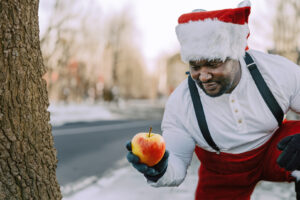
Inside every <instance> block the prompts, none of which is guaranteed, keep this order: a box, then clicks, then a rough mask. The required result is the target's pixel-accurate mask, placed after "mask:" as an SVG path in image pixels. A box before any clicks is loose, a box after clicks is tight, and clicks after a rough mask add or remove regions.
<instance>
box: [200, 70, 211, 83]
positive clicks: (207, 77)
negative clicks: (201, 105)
mask: <svg viewBox="0 0 300 200" xmlns="http://www.w3.org/2000/svg"><path fill="white" fill-rule="evenodd" d="M211 78H212V75H211V74H210V73H208V72H206V71H203V72H200V75H199V80H200V81H201V82H202V83H205V82H207V81H209V80H210V79H211Z"/></svg>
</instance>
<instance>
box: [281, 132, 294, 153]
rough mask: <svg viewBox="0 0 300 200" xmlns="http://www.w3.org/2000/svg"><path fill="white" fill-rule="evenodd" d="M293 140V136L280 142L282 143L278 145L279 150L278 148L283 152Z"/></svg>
mask: <svg viewBox="0 0 300 200" xmlns="http://www.w3.org/2000/svg"><path fill="white" fill-rule="evenodd" d="M292 138H293V136H292V135H290V136H287V137H285V138H283V139H282V140H280V142H279V143H278V144H277V148H278V149H279V150H281V151H282V150H283V149H284V148H285V147H286V145H287V144H288V143H289V142H290V141H291V139H292Z"/></svg>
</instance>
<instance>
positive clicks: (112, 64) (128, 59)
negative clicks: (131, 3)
mask: <svg viewBox="0 0 300 200" xmlns="http://www.w3.org/2000/svg"><path fill="white" fill-rule="evenodd" d="M105 31H106V34H105V38H104V41H105V48H104V51H103V52H104V54H103V58H102V59H103V66H104V67H105V69H104V71H105V75H106V76H105V94H106V95H107V99H108V100H109V98H114V97H113V95H116V94H111V93H113V92H112V91H117V92H118V95H119V96H120V97H123V98H126V99H129V98H148V97H149V96H150V93H149V92H147V91H149V87H151V85H149V82H150V83H151V81H149V80H150V79H149V78H148V77H147V75H146V74H147V71H146V69H145V67H146V65H145V60H144V58H143V55H142V53H141V50H140V46H139V45H142V44H137V41H141V40H139V33H138V31H137V30H136V27H135V24H134V19H133V18H132V16H131V14H130V9H129V8H127V7H125V8H124V9H123V10H122V11H121V12H120V13H118V14H117V15H114V16H112V17H111V18H110V19H109V20H107V24H106V26H105Z"/></svg>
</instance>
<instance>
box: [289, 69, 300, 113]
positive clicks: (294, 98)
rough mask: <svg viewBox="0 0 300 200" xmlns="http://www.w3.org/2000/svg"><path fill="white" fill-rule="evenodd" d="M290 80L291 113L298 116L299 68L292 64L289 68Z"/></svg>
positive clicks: (299, 94)
mask: <svg viewBox="0 0 300 200" xmlns="http://www.w3.org/2000/svg"><path fill="white" fill-rule="evenodd" d="M291 69H292V70H291V71H292V74H291V76H292V78H291V79H290V81H292V82H290V87H292V88H293V90H292V95H291V98H290V108H291V110H292V111H294V112H296V113H298V114H300V66H298V65H296V64H293V66H291Z"/></svg>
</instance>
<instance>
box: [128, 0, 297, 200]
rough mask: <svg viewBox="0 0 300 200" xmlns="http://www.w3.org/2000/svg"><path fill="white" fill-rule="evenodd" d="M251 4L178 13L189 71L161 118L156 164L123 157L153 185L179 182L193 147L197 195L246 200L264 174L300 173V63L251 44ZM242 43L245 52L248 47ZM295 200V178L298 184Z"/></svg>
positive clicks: (271, 177)
mask: <svg viewBox="0 0 300 200" xmlns="http://www.w3.org/2000/svg"><path fill="white" fill-rule="evenodd" d="M249 14H250V2H249V1H247V0H246V1H243V2H242V3H241V4H240V5H239V7H238V8H236V9H225V10H218V11H199V10H198V11H196V12H192V13H187V14H184V15H182V16H181V17H180V18H179V20H178V22H179V25H178V26H177V27H176V34H177V37H178V40H179V42H180V45H181V57H182V60H183V61H184V62H186V63H189V65H190V76H189V78H188V79H186V80H185V81H183V82H182V83H181V84H180V85H179V86H178V88H176V90H175V91H174V92H173V93H172V95H171V96H170V97H169V99H168V102H167V104H166V108H165V113H164V118H163V122H162V131H163V137H164V138H165V141H166V149H167V151H166V153H165V156H164V158H163V159H162V160H161V161H160V163H158V164H157V165H156V166H154V167H148V166H146V165H144V164H140V163H139V162H138V158H137V157H136V156H135V155H133V154H132V153H131V152H130V150H131V145H130V143H128V144H127V148H128V150H129V153H128V155H127V158H128V160H129V162H131V163H132V164H133V166H134V167H135V168H136V169H137V170H139V171H140V172H142V173H143V174H144V175H145V177H146V178H147V179H148V182H149V184H151V185H152V186H155V187H160V186H178V185H179V184H180V183H181V182H182V181H183V180H184V178H185V176H186V172H187V168H188V166H189V165H190V162H191V159H192V155H193V152H194V151H195V152H196V154H197V156H198V158H199V160H200V161H201V166H200V169H199V182H198V186H197V190H196V194H195V198H196V199H197V200H200V199H205V200H209V199H213V200H215V199H228V200H229V199H230V200H232V199H239V200H244V199H250V196H251V193H252V192H253V190H254V188H255V185H256V184H257V183H258V182H259V181H261V180H267V181H277V182H283V181H289V182H290V181H296V178H298V180H299V178H300V173H299V171H297V170H300V134H299V133H300V121H285V122H282V120H283V115H284V114H285V113H287V112H288V111H289V110H293V111H295V112H296V113H299V114H300V67H299V66H297V65H295V64H294V63H292V62H290V61H288V60H287V59H285V58H282V57H280V56H275V55H268V54H265V53H261V52H258V51H254V50H248V47H247V37H248V36H249V29H248V24H247V23H248V17H249ZM245 49H246V50H247V51H245ZM295 185H296V191H297V192H298V194H297V195H298V196H297V199H300V189H299V187H300V184H299V183H298V182H296V184H295Z"/></svg>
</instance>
